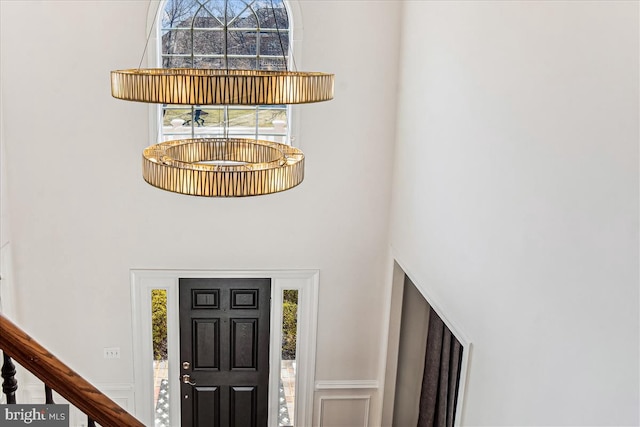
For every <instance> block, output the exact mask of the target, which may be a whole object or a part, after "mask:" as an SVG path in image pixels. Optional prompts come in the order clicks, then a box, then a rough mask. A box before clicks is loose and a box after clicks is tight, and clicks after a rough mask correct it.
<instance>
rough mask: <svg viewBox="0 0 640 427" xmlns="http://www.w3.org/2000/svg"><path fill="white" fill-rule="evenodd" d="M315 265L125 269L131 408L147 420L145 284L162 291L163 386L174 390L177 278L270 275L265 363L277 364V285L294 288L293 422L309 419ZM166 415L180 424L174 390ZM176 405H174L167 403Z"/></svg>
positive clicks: (149, 353)
mask: <svg viewBox="0 0 640 427" xmlns="http://www.w3.org/2000/svg"><path fill="white" fill-rule="evenodd" d="M319 276H320V272H319V270H146V269H132V270H131V302H132V303H131V307H132V323H133V362H134V363H133V366H134V389H135V408H134V413H135V415H136V417H138V419H139V420H140V421H142V423H143V424H145V425H153V420H154V408H153V363H152V361H153V345H152V336H151V333H152V328H151V290H152V289H165V290H166V291H167V352H168V357H169V390H180V381H179V379H180V378H179V374H180V360H179V359H180V334H179V332H180V329H179V327H180V325H179V301H178V295H179V294H178V281H179V279H180V278H270V279H271V320H270V326H271V337H270V346H269V365H270V367H273V366H279V364H280V349H281V343H282V291H283V290H285V289H297V290H298V336H297V349H296V411H295V420H294V421H295V425H296V426H309V425H312V415H313V414H312V412H313V391H314V383H315V365H316V335H317V319H318V290H319V289H318V286H319ZM279 371H280V369H279V368H278V369H269V420H268V425H269V427H278V417H277V411H278V408H279V402H278V397H279V396H278V394H279V389H278V383H279ZM169 405H170V407H171V409H172V410H171V411H170V421H171V425H172V426H180V410H179V408H180V393H176V392H175V391H172V392H170V393H169ZM173 408H176V409H173Z"/></svg>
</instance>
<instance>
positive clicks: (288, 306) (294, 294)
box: [282, 289, 298, 360]
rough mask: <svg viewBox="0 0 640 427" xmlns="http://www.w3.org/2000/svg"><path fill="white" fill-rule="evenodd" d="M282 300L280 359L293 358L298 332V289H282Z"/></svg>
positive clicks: (294, 356)
mask: <svg viewBox="0 0 640 427" xmlns="http://www.w3.org/2000/svg"><path fill="white" fill-rule="evenodd" d="M283 292H284V294H283V297H284V298H283V302H282V360H295V358H296V336H297V333H298V291H297V290H295V289H290V290H285V291H283Z"/></svg>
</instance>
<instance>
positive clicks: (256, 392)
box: [180, 279, 271, 427]
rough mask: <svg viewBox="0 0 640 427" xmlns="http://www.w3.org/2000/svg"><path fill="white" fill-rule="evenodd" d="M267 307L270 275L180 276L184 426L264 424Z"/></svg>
mask: <svg viewBox="0 0 640 427" xmlns="http://www.w3.org/2000/svg"><path fill="white" fill-rule="evenodd" d="M270 309H271V280H270V279H180V357H181V364H182V367H183V369H182V372H181V375H182V376H186V377H183V378H184V380H185V382H183V383H182V385H181V392H182V411H181V415H182V426H183V427H191V426H198V427H199V426H225V427H226V426H229V427H266V425H267V418H268V413H267V409H268V395H269V315H270ZM184 362H186V363H184Z"/></svg>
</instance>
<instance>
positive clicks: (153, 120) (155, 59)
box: [143, 0, 302, 148]
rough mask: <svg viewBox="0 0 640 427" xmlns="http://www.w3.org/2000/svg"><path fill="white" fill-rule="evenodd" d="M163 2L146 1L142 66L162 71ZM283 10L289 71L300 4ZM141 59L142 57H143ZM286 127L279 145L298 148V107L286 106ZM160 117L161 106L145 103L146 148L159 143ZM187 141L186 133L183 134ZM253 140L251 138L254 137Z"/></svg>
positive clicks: (298, 39)
mask: <svg viewBox="0 0 640 427" xmlns="http://www.w3.org/2000/svg"><path fill="white" fill-rule="evenodd" d="M166 2H167V0H150V5H149V9H148V13H147V28H146V33H147V34H149V40H148V46H149V48H148V49H147V51H146V64H147V67H149V68H162V64H161V62H162V45H161V42H162V37H161V35H162V22H161V18H160V17H161V13H160V11H161V10H164V7H165V5H166ZM282 3H283V4H284V7H285V9H286V11H287V16H288V21H289V29H288V33H289V51H288V57H287V62H288V64H287V66H288V69H289V70H295V69H300V68H301V67H302V61H301V46H302V13H301V10H300V5H299V4H298V2H297V1H296V0H282ZM143 60H144V58H143ZM286 108H287V124H286V126H287V128H286V131H287V132H286V135H285V136H284V138H282V141H279V142H282V143H284V144H287V145H291V146H294V147H298V148H302V147H301V145H300V144H299V142H298V140H297V134H298V129H299V123H300V114H299V108H300V106H299V105H287V106H286ZM162 126H163V117H162V105H156V104H149V128H148V129H149V140H150V143H149V144H148V145H154V144H158V143H160V142H162V141H163V132H162ZM186 137H187V138H190V137H191V136H190V134H187V136H186ZM254 137H255V136H254Z"/></svg>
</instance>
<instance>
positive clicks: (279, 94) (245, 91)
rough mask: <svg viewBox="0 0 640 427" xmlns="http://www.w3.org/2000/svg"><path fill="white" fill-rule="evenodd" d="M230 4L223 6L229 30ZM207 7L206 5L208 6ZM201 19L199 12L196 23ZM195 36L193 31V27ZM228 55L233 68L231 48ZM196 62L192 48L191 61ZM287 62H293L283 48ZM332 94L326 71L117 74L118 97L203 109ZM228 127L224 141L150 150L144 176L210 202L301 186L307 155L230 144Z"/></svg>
mask: <svg viewBox="0 0 640 427" xmlns="http://www.w3.org/2000/svg"><path fill="white" fill-rule="evenodd" d="M201 1H203V0H199V1H198V3H200V2H201ZM208 1H209V0H205V3H207V2H208ZM227 1H228V0H224V8H225V14H224V15H225V18H224V19H225V31H226V27H227V23H226V19H227V14H226V9H227ZM205 3H200V4H201V8H202V7H203V5H204V4H205ZM247 7H248V6H247ZM272 8H273V4H272ZM196 15H197V12H196V13H195V14H194V20H195V16H196ZM274 20H275V16H274ZM276 28H277V21H276ZM191 31H192V33H193V21H192V28H191ZM278 37H280V31H279V29H278ZM225 40H226V38H225ZM280 42H281V40H280ZM281 46H282V42H281ZM224 51H225V56H224V60H225V63H227V64H228V62H227V57H226V52H227V47H226V46H225V49H224ZM193 56H194V54H193V45H192V53H191V58H192V60H193ZM283 57H284V59H285V62H286V55H285V54H284V48H283ZM192 63H193V61H192ZM333 89H334V75H333V74H327V73H319V72H298V71H288V70H285V71H265V70H237V69H197V68H138V69H130V70H116V71H112V72H111V94H112V96H113V97H114V98H118V99H122V100H126V101H138V102H146V103H158V104H173V105H176V104H177V105H191V106H192V107H193V106H196V105H197V106H198V108H202V106H207V105H225V106H226V105H285V104H304V103H312V102H321V101H328V100H331V99H333ZM226 126H227V125H226V123H225V138H192V139H185V140H174V141H167V142H162V143H159V144H155V145H152V146H150V147H147V148H146V149H145V150H144V152H143V178H144V179H145V181H146V182H148V183H149V184H151V185H153V186H155V187H157V188H161V189H163V190H167V191H172V192H176V193H181V194H187V195H193V196H206V197H244V196H258V195H264V194H271V193H276V192H280V191H285V190H288V189H290V188H293V187H295V186H296V185H298V184H300V183H301V182H302V180H303V179H304V154H303V153H302V151H301V150H299V149H297V148H294V147H291V146H289V145H286V144H281V143H276V142H271V141H263V140H257V139H256V140H251V139H242V138H228V137H226V134H227V128H226ZM192 129H193V128H192ZM192 136H193V131H192Z"/></svg>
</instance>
